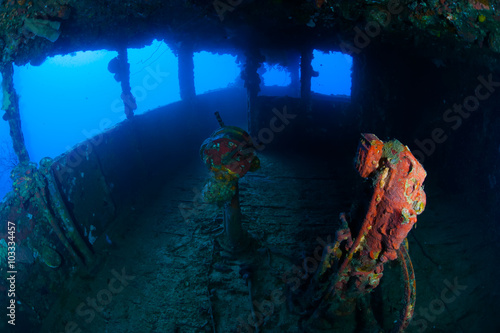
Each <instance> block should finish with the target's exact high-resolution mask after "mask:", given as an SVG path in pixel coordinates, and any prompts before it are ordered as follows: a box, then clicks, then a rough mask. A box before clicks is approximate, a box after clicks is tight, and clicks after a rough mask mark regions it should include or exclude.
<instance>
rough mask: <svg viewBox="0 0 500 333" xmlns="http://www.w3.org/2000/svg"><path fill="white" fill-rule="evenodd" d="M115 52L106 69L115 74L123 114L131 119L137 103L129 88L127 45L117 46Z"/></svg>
mask: <svg viewBox="0 0 500 333" xmlns="http://www.w3.org/2000/svg"><path fill="white" fill-rule="evenodd" d="M117 52H118V56H117V57H116V58H113V59H111V61H110V62H109V64H108V71H110V72H111V73H113V74H115V80H116V81H117V82H120V84H121V87H122V94H121V99H122V101H123V106H124V109H125V115H126V116H127V119H131V118H132V117H133V116H134V110H136V109H137V103H136V102H135V97H134V95H132V89H131V88H130V64H129V63H128V57H127V46H126V45H122V46H120V47H118V49H117Z"/></svg>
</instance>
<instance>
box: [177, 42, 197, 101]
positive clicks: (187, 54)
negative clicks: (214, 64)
mask: <svg viewBox="0 0 500 333" xmlns="http://www.w3.org/2000/svg"><path fill="white" fill-rule="evenodd" d="M177 61H178V64H179V71H178V73H179V90H180V95H181V99H182V100H183V101H191V100H193V98H194V97H196V89H195V86H194V61H193V45H192V44H190V43H181V46H180V47H179V49H178V51H177Z"/></svg>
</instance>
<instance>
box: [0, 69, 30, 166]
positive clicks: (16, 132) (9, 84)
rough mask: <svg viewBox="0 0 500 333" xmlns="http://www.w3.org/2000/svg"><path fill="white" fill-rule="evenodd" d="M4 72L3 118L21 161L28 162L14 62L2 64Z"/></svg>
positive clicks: (2, 71)
mask: <svg viewBox="0 0 500 333" xmlns="http://www.w3.org/2000/svg"><path fill="white" fill-rule="evenodd" d="M0 71H1V73H2V77H3V81H2V90H3V103H2V109H3V110H4V111H5V114H4V115H3V117H2V118H3V120H6V121H8V122H9V128H10V137H11V138H12V144H13V147H14V152H15V153H16V155H17V158H18V159H19V162H20V163H27V162H29V160H30V157H29V154H28V151H27V150H26V145H25V143H24V135H23V131H22V128H21V116H20V114H19V96H18V95H17V93H16V90H15V89H14V66H13V65H12V63H9V64H5V65H3V66H1V68H0Z"/></svg>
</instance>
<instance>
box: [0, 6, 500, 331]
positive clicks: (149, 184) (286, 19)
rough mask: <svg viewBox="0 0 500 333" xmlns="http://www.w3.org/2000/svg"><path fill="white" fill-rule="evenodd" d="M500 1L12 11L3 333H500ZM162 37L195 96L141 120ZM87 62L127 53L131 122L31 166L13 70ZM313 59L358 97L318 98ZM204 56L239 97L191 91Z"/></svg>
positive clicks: (122, 68) (119, 63)
mask: <svg viewBox="0 0 500 333" xmlns="http://www.w3.org/2000/svg"><path fill="white" fill-rule="evenodd" d="M499 6H500V1H496V0H490V1H488V0H467V1H466V0H461V1H446V0H426V1H410V0H400V1H399V0H389V1H385V0H381V1H367V0H359V1H341V0H338V1H334V0H324V1H320V0H318V1H309V0H292V1H279V0H275V1H257V0H215V1H198V0H190V1H189V0H172V1H160V0H138V1H126V0H125V1H101V2H97V1H89V0H83V1H75V0H40V1H38V0H32V1H24V0H23V1H2V2H1V5H0V15H1V19H0V27H1V29H0V56H1V63H0V70H1V74H2V79H3V80H2V90H3V102H2V109H3V110H4V111H3V112H2V115H3V120H5V121H7V122H8V124H9V129H10V136H11V138H12V142H13V150H14V152H15V154H16V156H17V158H18V161H19V163H18V164H17V166H15V167H14V168H13V169H12V174H11V177H12V181H13V188H12V191H11V192H9V193H8V194H7V195H6V196H5V197H4V198H3V200H2V202H1V205H0V304H1V308H2V309H3V310H2V311H4V312H5V313H2V314H1V317H0V318H2V319H1V320H0V331H1V332H11V331H12V332H74V333H78V332H186V333H187V332H213V333H215V332H224V333H226V332H386V331H387V332H402V331H406V332H497V331H499V329H500V322H499V321H498V319H497V316H498V311H499V305H498V297H500V285H499V284H498V282H497V279H498V275H497V274H499V268H498V251H499V250H500V245H499V240H500V211H499V208H498V207H500V187H499V186H500V184H499V182H500V113H499V110H498V106H499V105H500V62H499V59H500V12H498V11H497V9H496V8H497V7H499ZM155 39H156V40H161V41H163V42H165V43H166V44H167V45H168V46H169V47H170V48H171V49H172V50H174V52H175V54H176V56H177V61H178V68H179V70H178V83H179V88H180V97H181V100H180V101H179V102H175V103H171V104H168V105H165V106H162V107H160V108H157V109H154V110H150V111H149V112H146V113H144V114H134V111H135V110H136V108H137V102H136V99H135V97H134V94H133V92H132V89H131V86H130V82H129V76H130V70H129V63H128V59H127V52H128V51H127V50H128V49H130V48H140V47H143V46H146V45H149V44H151V42H152V41H153V40H155ZM85 50H111V51H116V52H118V56H117V57H116V58H114V59H113V60H112V61H110V62H109V65H108V68H107V70H108V71H109V72H111V73H113V74H114V75H115V79H116V82H117V84H119V85H120V87H121V96H119V97H120V98H121V100H122V101H123V103H122V105H121V107H122V108H123V112H124V114H125V116H126V119H125V120H123V121H122V122H120V123H119V124H117V125H116V126H114V127H112V128H111V129H108V130H106V131H104V132H102V133H96V134H95V136H94V137H92V138H89V139H88V140H86V141H83V142H80V143H79V144H78V145H76V146H74V147H72V148H71V149H68V150H67V151H66V152H64V153H63V154H61V155H59V156H58V157H56V158H54V159H52V158H43V159H42V160H40V161H38V160H31V159H30V152H29V150H28V149H26V145H25V142H24V137H23V130H22V123H21V115H22V113H23V109H22V107H20V103H19V98H20V97H19V96H18V94H17V93H16V85H15V84H14V78H13V72H14V70H13V68H14V67H13V66H14V65H16V66H21V65H25V64H31V65H32V66H39V65H41V64H43V62H44V61H45V59H47V58H48V57H52V56H55V55H65V54H71V53H73V52H77V51H85ZM314 50H318V51H322V52H332V51H336V52H342V53H344V54H347V55H349V56H351V57H352V61H353V62H352V75H351V79H352V87H351V95H350V96H337V95H325V94H317V93H313V92H312V91H311V80H312V78H313V77H315V76H317V75H318V74H319V75H321V74H320V73H318V70H319V69H318V68H313V66H311V61H312V60H313V51H314ZM200 51H208V52H212V53H218V54H230V55H234V56H237V57H238V59H239V61H240V64H241V86H234V87H228V88H225V89H221V90H217V91H212V92H208V93H204V94H197V92H196V87H195V84H194V63H193V54H194V53H196V52H200ZM264 63H268V64H275V65H279V66H281V67H283V68H286V69H287V70H288V72H289V73H290V78H291V83H290V85H289V86H288V87H287V88H286V89H282V91H284V93H276V94H275V95H273V94H272V93H266V94H262V91H261V90H262V85H261V75H260V74H259V68H261V66H262V65H263V64H264ZM276 91H277V90H276ZM21 98H22V97H21ZM40 112H43V110H40ZM424 169H425V171H424ZM424 179H425V181H424ZM497 179H498V181H497ZM417 215H418V223H417ZM13 243H15V244H13ZM410 257H411V260H410ZM14 323H15V325H14Z"/></svg>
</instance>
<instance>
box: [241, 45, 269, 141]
mask: <svg viewBox="0 0 500 333" xmlns="http://www.w3.org/2000/svg"><path fill="white" fill-rule="evenodd" d="M245 56H246V62H245V68H244V70H243V72H242V73H241V77H242V78H243V80H244V81H245V88H246V89H247V112H248V133H249V134H250V135H255V134H256V132H257V131H258V118H259V106H258V101H257V96H258V95H259V91H260V76H259V73H257V70H258V69H259V67H260V66H261V64H262V63H263V62H264V60H265V58H264V56H263V55H262V54H261V53H260V51H259V49H257V48H253V49H250V50H248V51H247V52H245Z"/></svg>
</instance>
